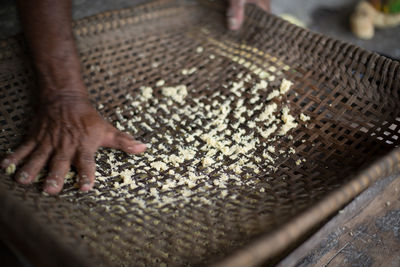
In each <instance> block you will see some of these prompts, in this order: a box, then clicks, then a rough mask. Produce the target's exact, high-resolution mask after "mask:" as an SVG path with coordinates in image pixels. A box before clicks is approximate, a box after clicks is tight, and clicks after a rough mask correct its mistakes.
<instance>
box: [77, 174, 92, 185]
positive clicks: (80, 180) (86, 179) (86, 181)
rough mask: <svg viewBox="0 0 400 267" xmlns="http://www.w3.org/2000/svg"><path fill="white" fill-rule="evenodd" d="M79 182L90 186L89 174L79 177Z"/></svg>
mask: <svg viewBox="0 0 400 267" xmlns="http://www.w3.org/2000/svg"><path fill="white" fill-rule="evenodd" d="M79 182H80V184H81V186H87V185H89V186H90V180H89V178H88V177H87V175H82V176H81V178H80V179H79Z"/></svg>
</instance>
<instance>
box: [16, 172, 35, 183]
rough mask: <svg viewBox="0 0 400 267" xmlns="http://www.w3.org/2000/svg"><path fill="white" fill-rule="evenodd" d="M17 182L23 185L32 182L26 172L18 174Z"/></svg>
mask: <svg viewBox="0 0 400 267" xmlns="http://www.w3.org/2000/svg"><path fill="white" fill-rule="evenodd" d="M15 180H16V181H17V182H18V183H20V184H23V185H27V184H30V183H31V180H30V179H29V174H28V173H27V172H25V171H21V172H19V173H17V175H16V176H15Z"/></svg>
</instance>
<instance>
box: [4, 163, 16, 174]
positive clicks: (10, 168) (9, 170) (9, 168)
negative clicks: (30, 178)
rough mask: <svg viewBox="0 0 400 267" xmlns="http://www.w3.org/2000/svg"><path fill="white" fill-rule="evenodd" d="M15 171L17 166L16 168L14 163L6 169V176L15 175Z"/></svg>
mask: <svg viewBox="0 0 400 267" xmlns="http://www.w3.org/2000/svg"><path fill="white" fill-rule="evenodd" d="M15 170H16V166H15V164H14V163H12V164H10V165H8V166H7V168H6V174H7V175H11V174H14V173H15Z"/></svg>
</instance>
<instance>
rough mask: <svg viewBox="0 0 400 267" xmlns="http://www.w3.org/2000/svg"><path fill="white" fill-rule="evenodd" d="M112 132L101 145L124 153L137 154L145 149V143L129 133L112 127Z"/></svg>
mask: <svg viewBox="0 0 400 267" xmlns="http://www.w3.org/2000/svg"><path fill="white" fill-rule="evenodd" d="M112 131H113V133H112V134H111V135H110V136H108V138H106V140H105V142H103V144H102V146H104V147H110V148H115V149H119V150H122V151H124V152H126V153H132V154H139V153H142V152H144V151H145V150H146V145H145V144H143V143H141V142H139V141H137V140H135V139H134V138H133V137H132V136H131V135H129V134H127V133H124V132H121V131H118V130H117V129H115V128H113V130H112Z"/></svg>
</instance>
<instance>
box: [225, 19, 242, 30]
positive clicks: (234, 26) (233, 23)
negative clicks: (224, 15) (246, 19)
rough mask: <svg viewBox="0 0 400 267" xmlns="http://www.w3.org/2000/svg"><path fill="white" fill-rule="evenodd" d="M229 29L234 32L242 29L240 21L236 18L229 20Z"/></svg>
mask: <svg viewBox="0 0 400 267" xmlns="http://www.w3.org/2000/svg"><path fill="white" fill-rule="evenodd" d="M228 28H229V29H230V30H232V31H237V30H239V28H240V23H239V20H238V19H237V18H235V17H229V18H228Z"/></svg>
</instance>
